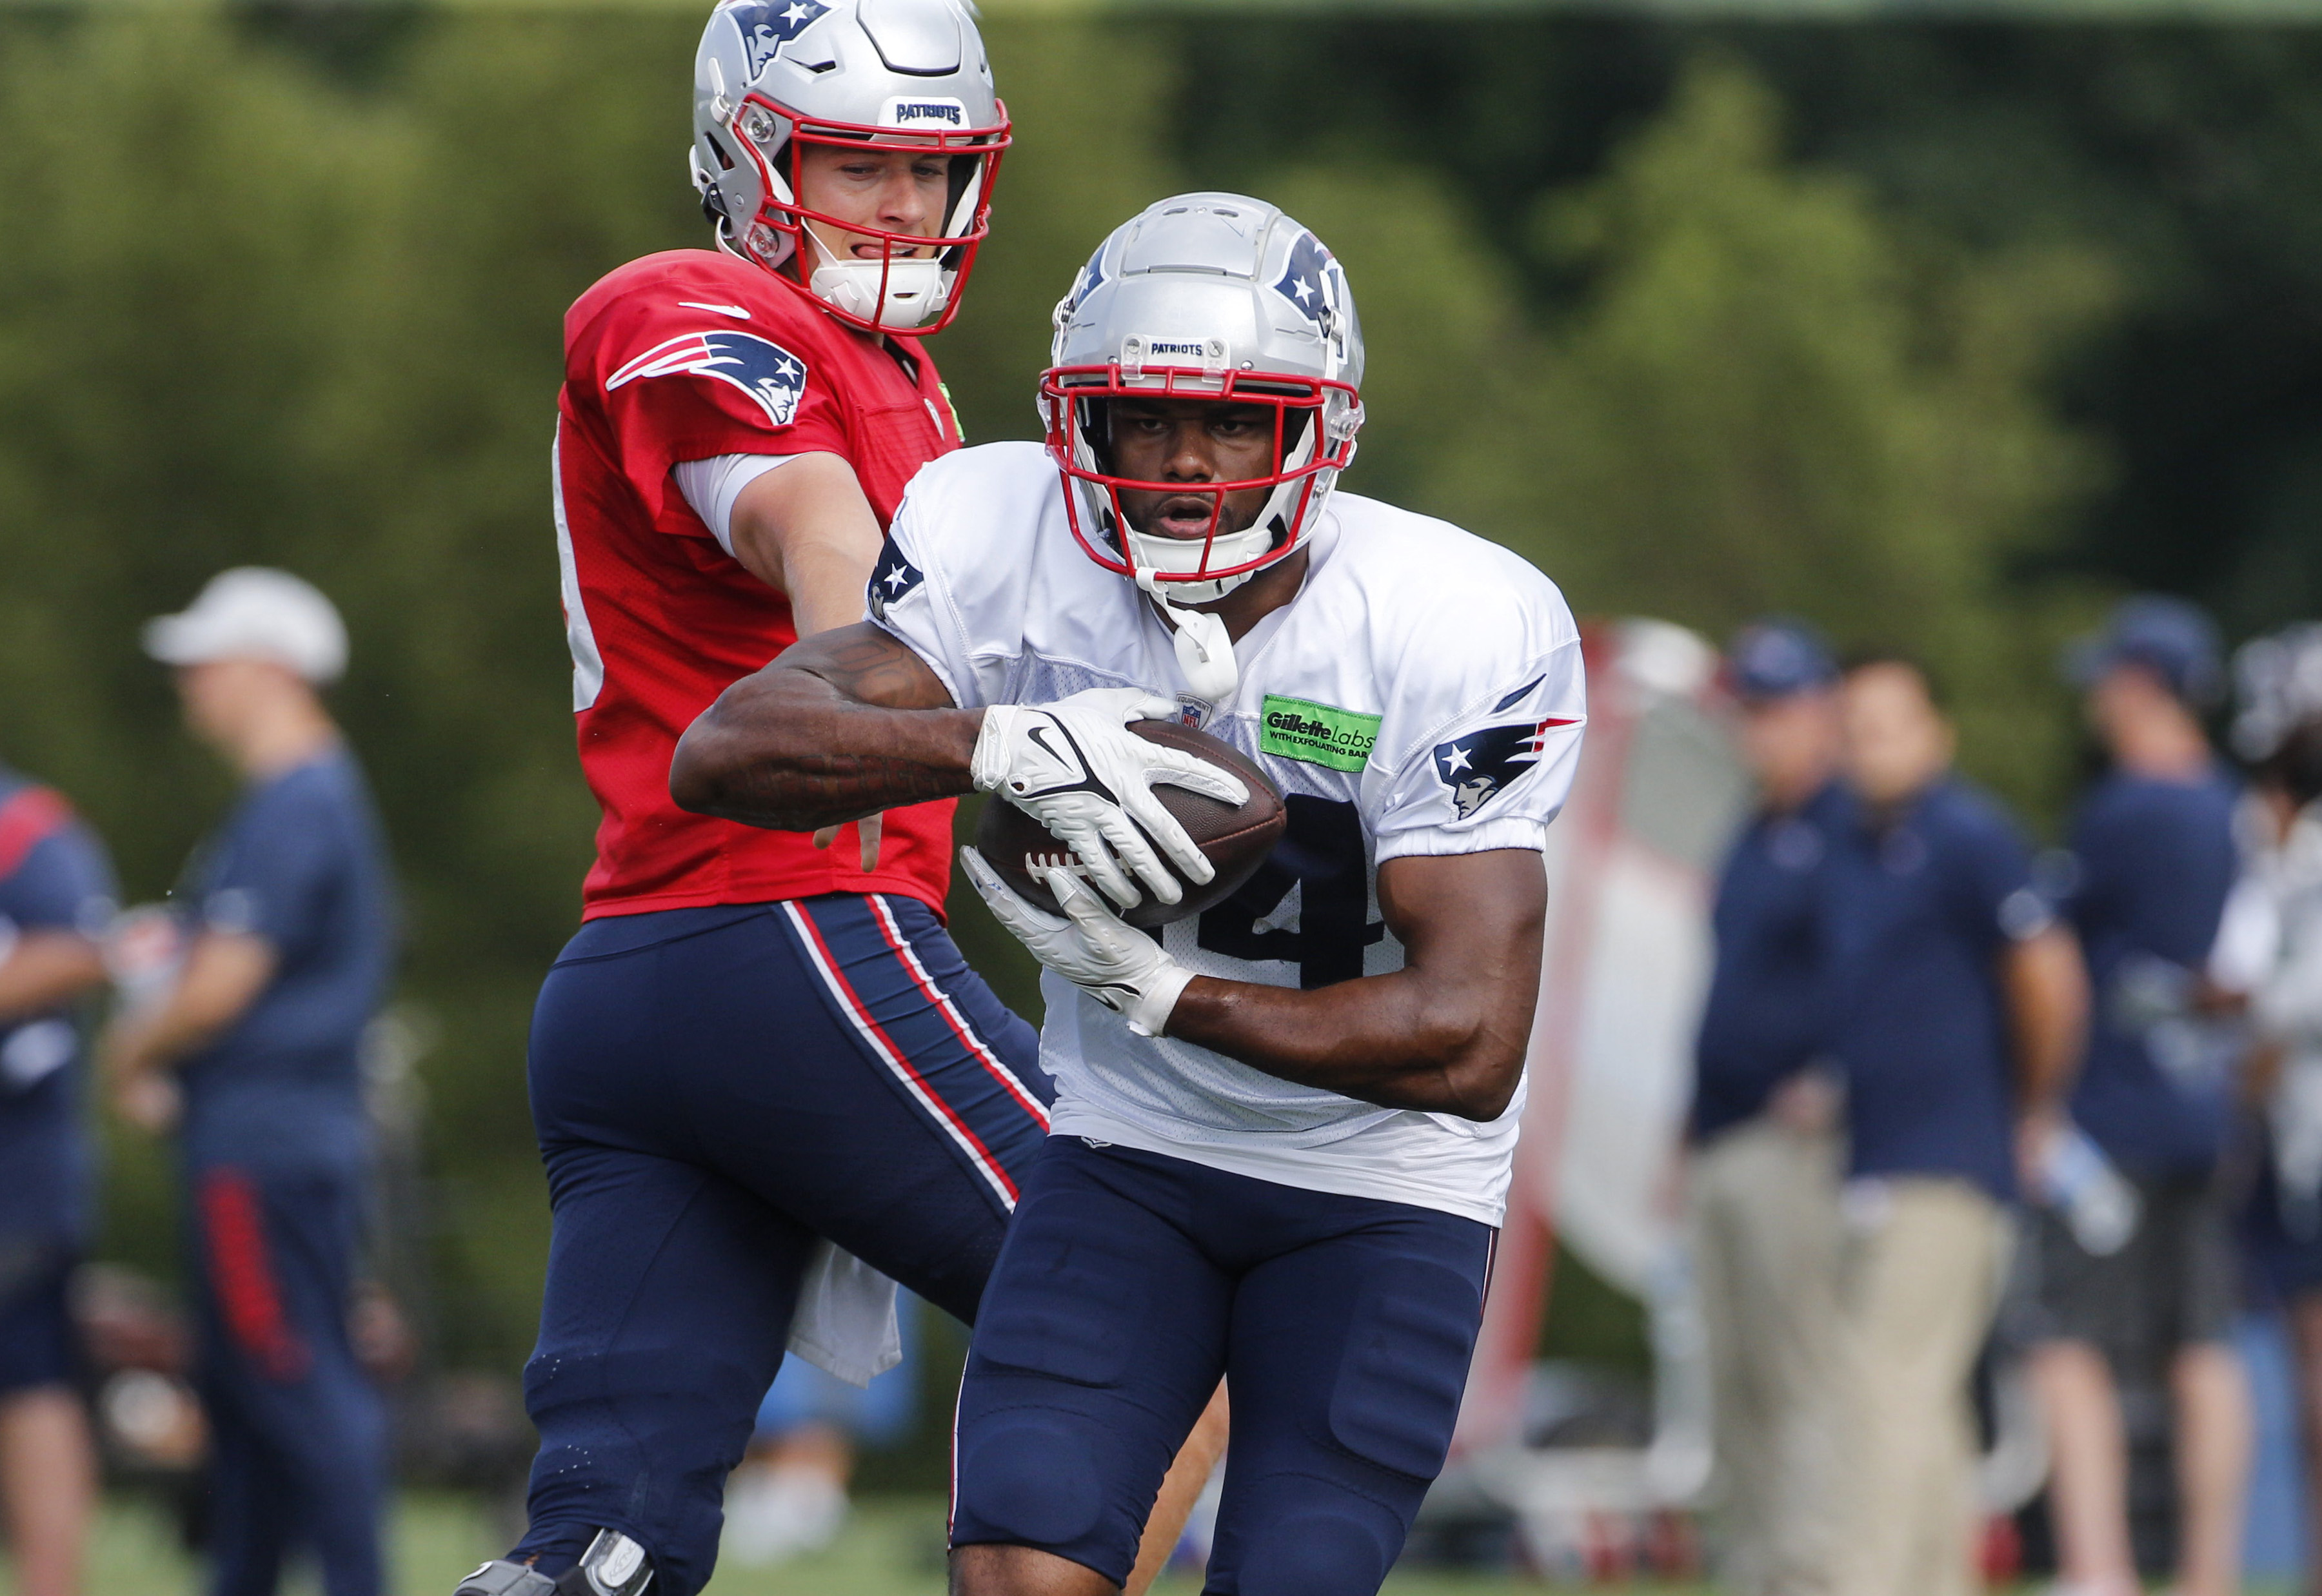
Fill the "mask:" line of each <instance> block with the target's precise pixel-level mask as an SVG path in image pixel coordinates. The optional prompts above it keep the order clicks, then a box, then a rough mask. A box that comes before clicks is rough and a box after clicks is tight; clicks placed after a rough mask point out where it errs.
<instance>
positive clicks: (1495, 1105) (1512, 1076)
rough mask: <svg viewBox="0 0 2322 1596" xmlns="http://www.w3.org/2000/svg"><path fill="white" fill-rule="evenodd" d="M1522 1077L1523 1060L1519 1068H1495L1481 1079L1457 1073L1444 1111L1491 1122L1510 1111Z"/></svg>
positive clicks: (1480, 1122)
mask: <svg viewBox="0 0 2322 1596" xmlns="http://www.w3.org/2000/svg"><path fill="white" fill-rule="evenodd" d="M1522 1078H1523V1070H1522V1060H1518V1061H1517V1067H1516V1068H1514V1069H1512V1070H1495V1071H1493V1072H1490V1074H1489V1075H1488V1076H1487V1077H1486V1079H1483V1080H1481V1081H1460V1080H1459V1079H1458V1077H1457V1076H1456V1075H1455V1076H1454V1077H1453V1079H1452V1082H1451V1087H1452V1091H1451V1100H1450V1101H1449V1102H1448V1103H1446V1104H1445V1105H1444V1107H1443V1108H1442V1109H1441V1110H1440V1112H1442V1113H1446V1114H1449V1115H1450V1116H1451V1117H1453V1118H1454V1119H1468V1120H1473V1121H1474V1122H1475V1123H1476V1124H1477V1125H1488V1124H1490V1123H1491V1122H1492V1121H1493V1120H1495V1119H1497V1118H1498V1117H1500V1116H1501V1115H1503V1114H1504V1113H1506V1112H1507V1111H1508V1105H1509V1104H1511V1103H1513V1102H1514V1101H1515V1100H1516V1082H1517V1081H1520V1080H1522Z"/></svg>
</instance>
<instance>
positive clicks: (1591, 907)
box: [1438, 620, 1748, 1573]
mask: <svg viewBox="0 0 2322 1596" xmlns="http://www.w3.org/2000/svg"><path fill="white" fill-rule="evenodd" d="M1586 650H1587V661H1588V672H1589V677H1588V702H1589V716H1590V730H1589V736H1588V740H1587V743H1586V745H1585V746H1584V748H1583V750H1582V754H1581V761H1580V769H1579V773H1578V775H1577V778H1576V779H1575V780H1574V783H1573V790H1572V797H1571V798H1570V799H1569V801H1568V803H1567V805H1566V808H1565V813H1564V816H1562V820H1561V823H1560V824H1559V825H1557V826H1556V827H1555V828H1553V829H1552V830H1551V831H1550V834H1549V847H1548V853H1547V855H1546V867H1547V870H1548V872H1549V880H1550V889H1549V906H1550V923H1549V930H1548V937H1547V943H1546V946H1545V950H1544V958H1543V979H1542V983H1541V992H1540V1008H1539V1010H1538V1013H1537V1015H1536V1016H1535V1017H1534V1020H1533V1023H1532V1035H1531V1070H1532V1081H1533V1090H1532V1093H1531V1099H1530V1101H1529V1103H1528V1105H1527V1107H1526V1108H1525V1112H1524V1119H1523V1135H1522V1139H1521V1140H1520V1141H1519V1142H1518V1143H1517V1145H1516V1157H1515V1167H1514V1171H1513V1178H1512V1181H1511V1183H1510V1186H1509V1194H1508V1218H1507V1221H1506V1224H1505V1226H1504V1228H1503V1229H1502V1231H1501V1235H1500V1245H1499V1252H1498V1256H1497V1259H1496V1260H1495V1265H1494V1278H1493V1289H1492V1294H1491V1298H1490V1300H1489V1301H1488V1303H1487V1304H1486V1310H1485V1318H1484V1327H1483V1331H1482V1334H1481V1336H1479V1337H1478V1341H1477V1345H1476V1362H1475V1366H1474V1370H1473V1372H1472V1373H1471V1374H1470V1376H1469V1380H1468V1385H1467V1398H1466V1400H1465V1402H1464V1404H1463V1406H1462V1408H1461V1409H1460V1415H1459V1427H1458V1437H1457V1442H1456V1446H1455V1449H1454V1454H1453V1458H1454V1461H1453V1465H1452V1469H1451V1470H1450V1471H1449V1473H1447V1475H1446V1479H1445V1482H1444V1484H1443V1485H1442V1486H1441V1487H1440V1488H1439V1491H1438V1495H1439V1496H1441V1497H1444V1498H1445V1499H1446V1500H1457V1498H1458V1495H1459V1494H1460V1492H1461V1489H1462V1486H1463V1484H1464V1486H1465V1487H1466V1488H1467V1490H1471V1491H1475V1492H1476V1493H1477V1494H1479V1495H1480V1496H1481V1497H1482V1498H1483V1499H1484V1500H1486V1501H1487V1502H1492V1503H1496V1504H1499V1505H1502V1506H1504V1507H1505V1508H1506V1509H1509V1510H1511V1511H1513V1513H1515V1514H1516V1515H1517V1517H1518V1519H1519V1522H1520V1525H1521V1528H1522V1534H1523V1537H1524V1540H1525V1545H1526V1550H1527V1553H1528V1555H1529V1556H1530V1557H1531V1560H1532V1561H1533V1562H1534V1563H1536V1564H1539V1565H1540V1566H1542V1567H1545V1568H1550V1569H1557V1568H1563V1569H1566V1570H1568V1571H1570V1572H1575V1573H1586V1572H1593V1571H1595V1570H1598V1569H1605V1570H1607V1571H1609V1567H1610V1565H1612V1564H1616V1563H1619V1562H1621V1561H1623V1560H1625V1559H1626V1558H1628V1557H1629V1556H1631V1555H1634V1553H1635V1551H1636V1549H1637V1548H1638V1547H1639V1546H1641V1545H1642V1544H1643V1542H1644V1541H1645V1540H1646V1538H1647V1537H1648V1533H1649V1526H1650V1519H1651V1518H1652V1517H1653V1516H1655V1515H1657V1514H1660V1513H1663V1512H1666V1511H1668V1510H1671V1509H1684V1508H1690V1507H1692V1506H1693V1505H1695V1504H1696V1502H1697V1501H1699V1500H1701V1498H1702V1495H1703V1492H1704V1491H1705V1490H1706V1489H1707V1487H1708V1485H1709V1482H1710V1463H1711V1451H1710V1411H1709V1381H1708V1365H1707V1358H1706V1351H1705V1345H1704V1343H1703V1337H1702V1332H1701V1324H1700V1317H1699V1312H1698V1309H1697V1305H1696V1301H1695V1299H1694V1291H1693V1285H1692V1281H1691V1278H1690V1273H1689V1268H1688V1264H1687V1254H1686V1248H1685V1245H1684V1227H1683V1225H1682V1222H1681V1217H1680V1215H1679V1213H1678V1209H1677V1207H1676V1205H1675V1203H1674V1201H1673V1200H1672V1199H1673V1197H1674V1191H1675V1184H1676V1182H1675V1178H1674V1177H1675V1175H1676V1172H1677V1169H1676V1162H1677V1158H1678V1150H1679V1147H1680V1145H1681V1140H1682V1134H1683V1126H1684V1122H1685V1116H1686V1107H1687V1090H1688V1082H1689V1081H1690V1078H1691V1075H1692V1053H1693V1037H1694V1030H1695V1026H1696V1019H1697V1017H1698V1015H1699V1013H1700V1008H1701V999H1702V997H1703V994H1704V993H1705V991H1706V990H1707V987H1708V982H1709V973H1710V959H1711V951H1712V950H1711V944H1710V936H1709V919H1708V899H1709V892H1710V876H1709V872H1710V871H1711V869H1712V868H1713V867H1714V862H1715V860H1716V858H1717V855H1718V853H1719V851H1720V850H1721V849H1722V848H1723V846H1724V844H1725V841H1726V838H1727V837H1728V836H1729V835H1730V834H1732V828H1733V825H1734V823H1735V822H1736V820H1737V819H1738V818H1739V816H1740V814H1741V811H1742V805H1743V804H1744V803H1745V802H1746V801H1747V794H1748V783H1747V778H1746V777H1745V776H1744V774H1743V773H1742V770H1741V768H1740V766H1739V763H1738V762H1737V761H1736V760H1735V758H1734V755H1733V752H1732V744H1731V739H1730V737H1729V734H1727V732H1726V731H1725V729H1724V727H1723V725H1722V724H1721V716H1722V715H1723V709H1722V707H1721V706H1720V705H1719V702H1718V700H1717V698H1716V695H1715V676H1716V663H1717V656H1716V653H1715V652H1714V650H1712V649H1711V648H1710V647H1709V646H1708V645H1707V644H1706V643H1704V642H1703V641H1702V640H1701V639H1700V638H1699V637H1697V636H1696V635H1695V634H1692V633H1690V632H1687V631H1686V630H1684V629H1683V628H1681V627H1678V626H1673V625H1668V623H1666V622H1661V621H1651V620H1625V621H1614V622H1600V623H1595V624H1593V625H1591V626H1590V627H1589V628H1588V630H1587V632H1586ZM1559 1235H1560V1236H1562V1237H1563V1239H1564V1240H1565V1242H1566V1243H1567V1244H1568V1245H1570V1246H1571V1248H1572V1249H1573V1250H1574V1252H1576V1253H1577V1254H1579V1255H1580V1256H1582V1257H1583V1258H1585V1259H1586V1260H1587V1262H1588V1263H1589V1265H1590V1266H1591V1267H1592V1268H1593V1269H1595V1271H1596V1272H1598V1273H1599V1274H1601V1275H1603V1276H1604V1278H1605V1279H1606V1280H1607V1281H1611V1282H1612V1283H1613V1284H1614V1285H1615V1286H1617V1287H1619V1288H1620V1289H1622V1290H1625V1291H1628V1292H1630V1293H1631V1294H1632V1295H1634V1296H1635V1297H1637V1298H1638V1299H1639V1300H1641V1301H1642V1302H1643V1304H1644V1305H1645V1309H1646V1314H1647V1330H1648V1336H1649V1340H1650V1346H1651V1350H1652V1354H1653V1360H1654V1382H1653V1383H1654V1398H1653V1418H1652V1428H1651V1435H1650V1441H1649V1442H1648V1443H1647V1444H1646V1445H1644V1446H1638V1447H1627V1446H1601V1445H1599V1446H1535V1445H1533V1444H1532V1437H1531V1436H1530V1435H1529V1434H1528V1433H1527V1432H1528V1424H1527V1418H1528V1415H1529V1414H1530V1412H1531V1410H1532V1409H1533V1407H1534V1404H1533V1403H1532V1402H1531V1400H1528V1389H1529V1388H1530V1386H1531V1383H1532V1380H1533V1375H1532V1358H1533V1348H1534V1347H1535V1346H1537V1345H1538V1344H1539V1340H1540V1324H1541V1321H1542V1319H1543V1318H1544V1316H1545V1314H1546V1311H1547V1306H1548V1301H1549V1296H1550V1290H1551V1287H1552V1283H1553V1282H1552V1281H1551V1279H1550V1263H1551V1261H1552V1258H1553V1254H1554V1246H1555V1240H1556V1237H1557V1236H1559Z"/></svg>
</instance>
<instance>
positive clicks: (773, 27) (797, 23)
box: [727, 0, 830, 79]
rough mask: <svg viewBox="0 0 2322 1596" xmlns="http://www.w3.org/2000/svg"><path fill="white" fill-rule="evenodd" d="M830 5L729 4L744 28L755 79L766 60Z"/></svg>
mask: <svg viewBox="0 0 2322 1596" xmlns="http://www.w3.org/2000/svg"><path fill="white" fill-rule="evenodd" d="M829 9H830V7H829V6H828V5H825V4H823V0H779V3H772V4H770V3H768V0H745V4H742V5H732V6H729V7H727V10H729V11H730V12H731V13H732V14H733V17H734V24H735V26H736V27H738V28H740V29H741V30H742V43H743V46H744V48H745V49H746V50H748V51H749V52H750V76H751V78H753V79H755V78H757V76H758V74H759V73H761V72H763V71H764V70H765V67H766V63H767V62H768V61H771V60H772V59H774V58H775V57H776V56H778V55H780V54H781V53H782V46H783V45H785V44H788V43H789V42H790V41H791V40H793V39H795V38H797V37H798V36H799V34H800V32H804V31H805V29H806V27H807V25H808V24H809V23H812V22H813V21H814V20H815V18H817V17H818V16H820V15H821V14H823V13H824V12H826V11H828V10H829Z"/></svg>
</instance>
